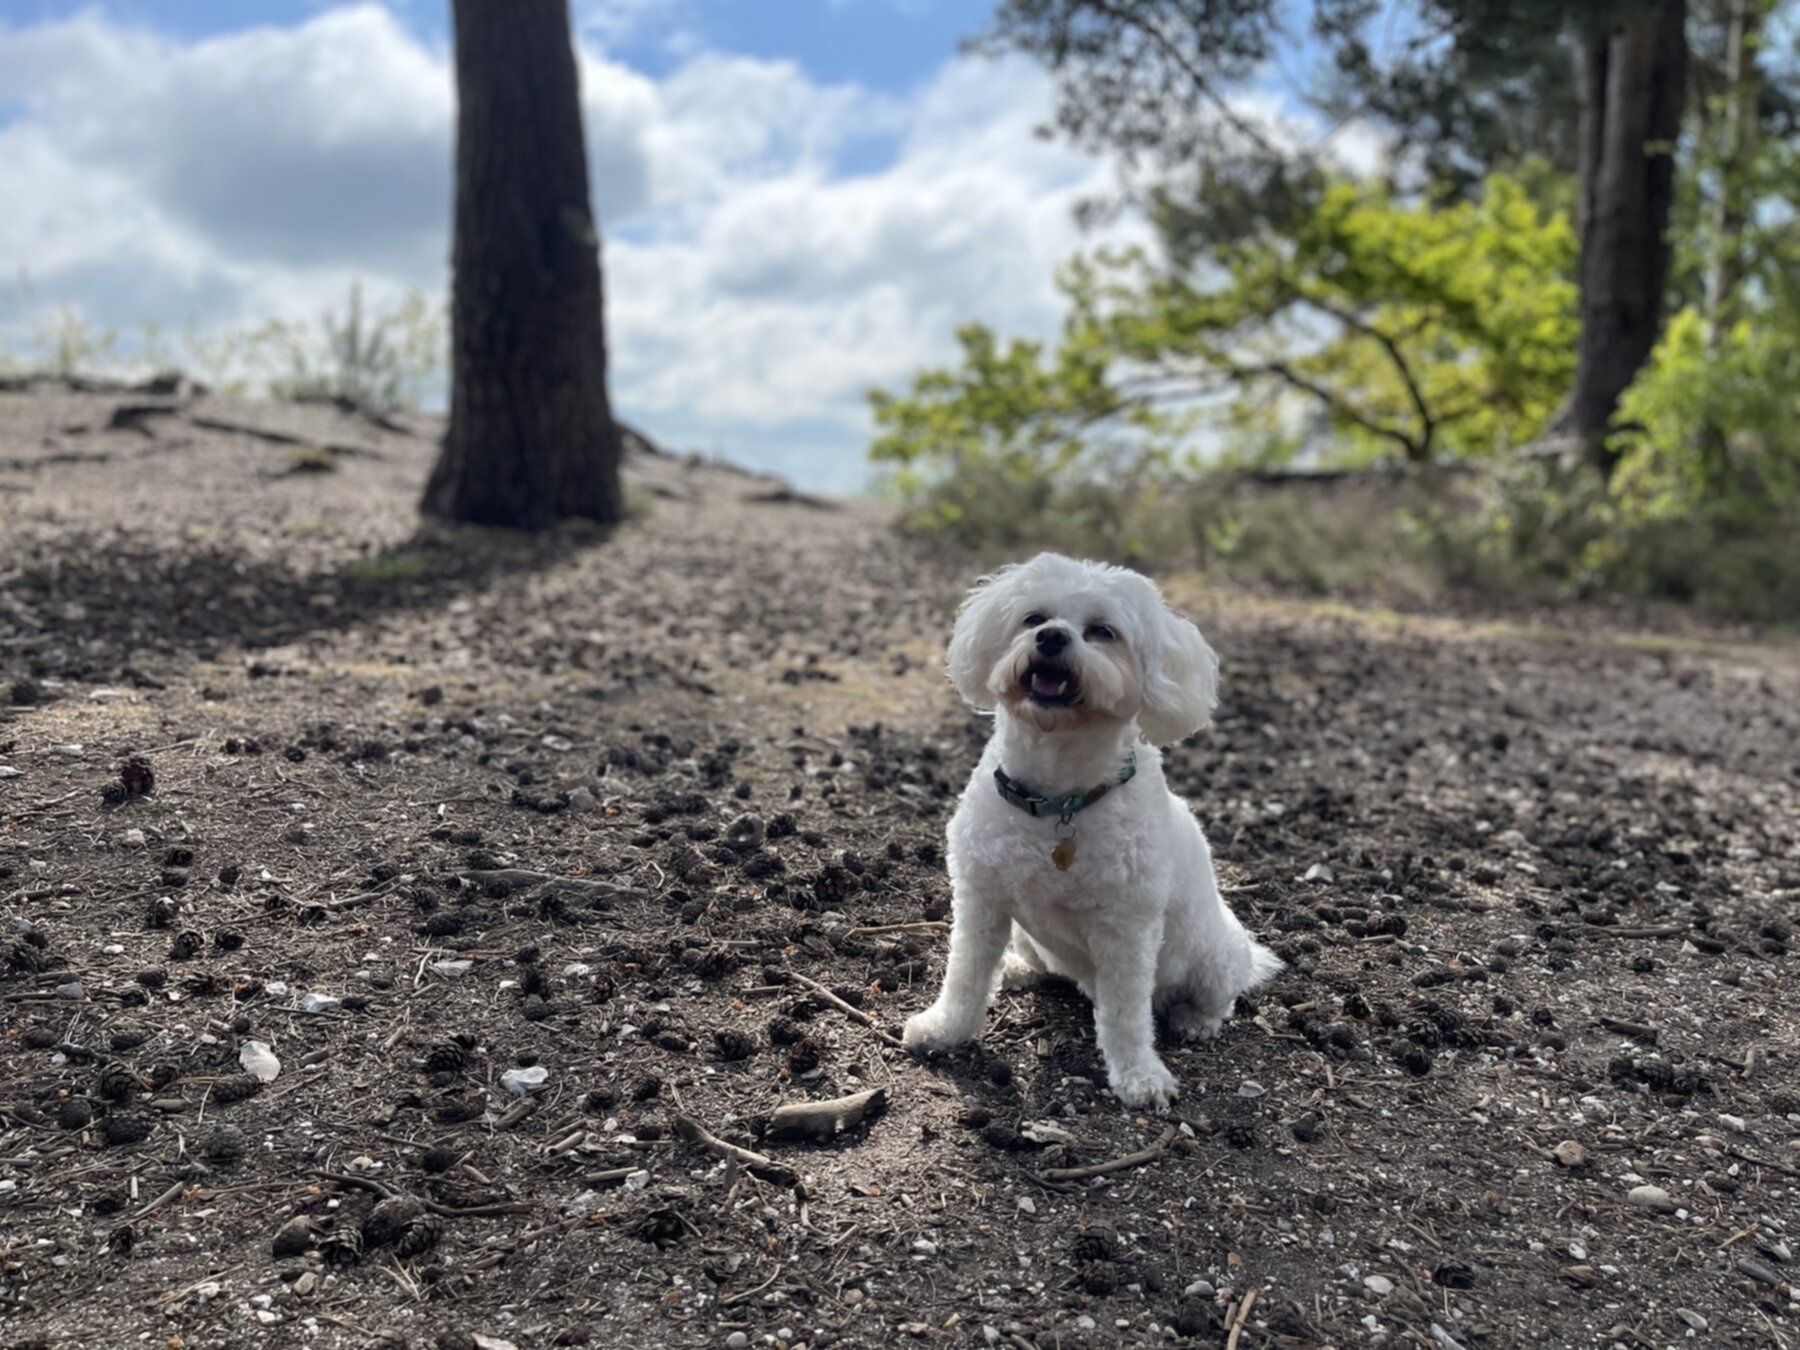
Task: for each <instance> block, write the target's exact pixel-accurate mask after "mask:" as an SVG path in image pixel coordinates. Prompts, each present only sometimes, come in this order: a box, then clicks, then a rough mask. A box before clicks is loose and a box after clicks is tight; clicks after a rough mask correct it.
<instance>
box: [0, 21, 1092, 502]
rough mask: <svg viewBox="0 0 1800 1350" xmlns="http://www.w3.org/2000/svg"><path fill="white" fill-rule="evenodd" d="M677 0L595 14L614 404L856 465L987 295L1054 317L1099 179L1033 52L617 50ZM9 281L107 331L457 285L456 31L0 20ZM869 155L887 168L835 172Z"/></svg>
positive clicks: (1022, 324)
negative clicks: (664, 71)
mask: <svg viewBox="0 0 1800 1350" xmlns="http://www.w3.org/2000/svg"><path fill="white" fill-rule="evenodd" d="M681 12H682V9H681V3H680V0H593V3H588V4H584V5H580V6H578V8H577V15H578V27H579V28H580V31H581V32H582V33H583V51H582V55H581V74H582V81H583V101H584V104H585V111H586V119H587V127H588V138H589V148H590V155H591V159H592V166H593V178H594V187H595V196H596V201H597V203H598V208H599V211H600V214H601V221H602V229H603V231H604V232H605V234H606V236H607V246H606V255H605V261H606V269H607V276H606V281H607V290H608V297H609V314H610V321H611V331H610V333H609V339H610V345H611V348H612V352H613V356H614V379H613V384H614V391H615V397H616V398H617V401H618V402H619V404H620V406H621V407H622V408H624V409H625V410H626V411H627V412H628V413H629V414H631V415H633V416H635V417H637V418H638V419H639V420H641V421H642V422H643V423H644V424H645V425H646V427H647V428H648V429H649V430H651V431H652V432H653V433H661V434H662V435H663V436H664V437H665V438H667V439H670V440H672V441H674V442H676V443H678V444H679V443H692V444H698V445H701V446H703V447H705V448H709V449H715V448H716V449H719V450H721V451H723V452H725V453H727V454H732V455H737V456H740V457H742V458H745V459H747V460H750V461H752V462H760V463H765V464H776V463H780V464H782V465H784V466H785V467H786V468H787V469H788V470H789V471H790V472H794V473H796V474H797V475H798V476H799V477H801V478H802V479H804V480H806V481H809V482H813V483H829V484H834V485H837V486H853V485H854V484H856V483H857V482H860V481H861V479H862V476H863V474H862V469H861V459H860V452H861V447H862V444H863V442H864V439H865V437H866V431H867V423H866V415H865V413H864V410H863V404H862V391H863V390H864V389H865V388H866V387H868V386H869V385H871V384H890V383H894V382H897V381H900V380H903V379H904V378H905V377H906V376H907V375H908V374H909V373H910V372H911V371H912V370H914V369H916V368H917V367H918V366H919V365H920V364H922V363H925V362H930V361H941V360H944V359H946V358H948V357H949V356H951V355H952V352H953V339H952V329H953V327H954V325H955V324H957V323H959V322H962V321H964V320H967V319H971V318H977V317H979V318H983V319H987V320H989V321H991V322H993V323H995V324H996V325H997V326H999V327H1000V328H1002V329H1003V330H1007V331H1024V332H1030V333H1036V334H1045V333H1048V332H1050V331H1051V330H1053V329H1054V327H1055V325H1056V323H1057V322H1058V320H1059V318H1060V305H1059V304H1058V301H1057V298H1056V296H1055V294H1054V291H1053V288H1052V285H1051V276H1052V272H1053V269H1054V267H1055V265H1056V263H1057V262H1058V261H1060V260H1061V259H1062V258H1064V257H1066V256H1067V255H1068V254H1069V253H1071V252H1072V251H1074V250H1075V249H1076V248H1077V247H1079V246H1080V245H1081V243H1082V242H1083V240H1082V239H1081V237H1080V236H1079V235H1078V234H1077V232H1076V230H1075V227H1074V225H1073V224H1072V222H1071V218H1070V207H1071V205H1072V203H1073V201H1074V200H1075V199H1076V198H1077V197H1078V196H1080V195H1082V194H1083V193H1085V192H1089V191H1092V190H1094V189H1096V188H1099V187H1103V186H1104V185H1105V184H1106V183H1107V182H1108V181H1109V180H1108V177H1107V175H1108V170H1106V169H1105V168H1104V167H1102V166H1100V165H1098V164H1096V163H1095V162H1093V161H1091V160H1088V159H1085V158H1083V157H1080V156H1078V155H1076V154H1074V153H1073V152H1071V151H1069V150H1067V149H1065V148H1062V147H1059V146H1057V145H1054V144H1050V143H1046V142H1044V141H1042V140H1040V139H1038V138H1036V137H1034V136H1033V135H1032V128H1033V126H1034V125H1035V124H1036V123H1037V122H1038V121H1040V120H1041V119H1042V117H1043V116H1044V114H1045V112H1046V111H1047V108H1048V89H1047V85H1046V83H1045V81H1044V79H1043V77H1042V76H1041V75H1040V74H1038V73H1037V72H1035V71H1033V70H1030V69H1027V68H1024V67H1018V66H1008V65H989V64H984V63H974V62H969V61H964V60H960V59H958V60H951V61H949V62H947V63H946V65H945V66H944V67H943V68H942V69H941V70H940V71H939V72H938V73H937V75H936V76H935V78H933V79H932V80H931V81H930V82H929V83H928V84H927V85H926V86H925V87H923V88H921V89H920V90H918V91H917V92H915V93H914V94H913V95H911V96H909V97H906V98H895V97H892V96H886V95H881V94H878V93H875V92H873V91H870V90H867V89H863V88H860V87H856V86H848V85H839V86H826V85H821V84H819V83H817V82H816V81H814V80H812V79H811V78H810V77H808V75H807V74H806V73H805V72H804V71H802V70H801V69H799V68H798V67H797V66H795V65H793V64H791V63H784V62H773V61H763V60H754V59H750V58H746V57H742V56H733V55H728V54H723V53H718V52H708V51H699V52H696V53H694V54H693V55H691V56H689V57H687V58H686V59H684V60H683V61H682V62H681V63H680V64H679V65H678V66H677V68H676V69H675V70H674V71H673V72H672V73H671V74H669V75H668V76H666V77H664V78H662V79H660V80H656V79H651V78H650V77H648V76H646V75H645V74H643V73H642V72H640V71H637V70H633V69H631V68H629V67H627V66H625V65H623V64H621V63H619V62H618V61H615V60H613V59H610V58H609V57H608V56H606V55H605V50H606V47H607V46H608V44H610V43H613V42H616V41H618V40H619V39H620V37H621V35H622V34H625V33H627V32H631V31H636V29H634V28H633V27H632V26H633V25H636V26H638V27H640V28H641V26H642V25H645V24H649V23H652V22H655V23H664V24H667V25H668V26H669V27H670V28H671V29H673V28H674V27H675V26H676V24H677V22H678V20H679V18H680V15H681ZM0 88H5V89H7V90H8V91H9V92H10V93H12V94H13V95H14V96H15V98H16V99H17V100H18V101H19V103H20V104H21V105H22V107H23V112H22V113H21V114H19V115H18V116H17V117H15V119H14V120H13V121H12V122H11V123H10V124H5V125H0V200H4V201H6V202H7V203H8V204H9V209H8V210H7V211H6V212H4V213H0V273H4V274H11V273H13V272H16V271H17V270H18V269H20V268H26V269H29V272H30V274H31V276H32V279H33V283H34V289H35V292H36V295H37V298H38V299H39V300H40V301H43V302H46V303H58V302H69V303H73V304H75V305H76V306H78V307H79V308H81V309H82V310H83V311H84V312H85V313H87V314H88V315H89V316H90V317H92V318H94V319H95V320H97V321H98V322H101V323H113V324H118V325H121V326H125V327H130V326H132V325H134V324H136V323H138V322H140V321H142V320H146V319H155V320H158V321H160V322H162V323H163V324H165V325H167V326H180V325H181V324H182V323H183V322H184V321H187V320H189V319H197V320H199V321H200V322H202V323H210V324H241V323H248V322H256V321H260V320H262V319H265V318H269V317H274V316H281V317H311V316H313V315H316V314H317V313H318V312H319V311H320V310H322V309H324V308H326V307H327V306H330V305H334V304H337V303H340V302H341V299H342V296H343V294H344V292H345V289H346V288H347V286H348V283H349V281H350V280H351V279H353V278H357V277H360V278H362V279H363V280H364V281H365V283H366V284H367V286H368V289H369V291H370V293H371V296H372V297H376V298H378V297H379V296H380V295H381V294H383V293H384V292H397V291H399V290H401V289H403V288H405V287H408V286H420V287H423V288H425V289H427V290H428V291H431V292H434V293H435V292H441V291H442V289H443V287H444V285H445V282H446V280H447V275H446V273H447V256H448V216H449V207H450V192H451V182H450V163H451V143H452V138H453V123H454V114H453V104H452V98H451V76H450V69H449V63H448V53H447V52H446V51H445V50H443V49H442V48H441V47H439V46H434V45H432V44H430V43H427V42H424V41H421V40H420V39H419V38H418V37H417V36H415V35H414V34H412V33H411V32H409V31H408V30H407V29H406V28H404V27H403V26H402V24H401V23H400V22H399V21H398V20H397V19H396V18H395V17H394V16H393V14H392V13H390V12H389V11H388V10H387V9H384V8H382V7H380V6H377V5H373V4H363V5H354V6H347V7H343V8H337V9H331V10H326V11H324V12H321V13H320V14H318V15H316V16H315V17H313V18H312V19H310V20H309V21H307V22H305V23H303V24H300V25H298V26H294V27H288V28H273V27H264V28H251V29H246V30H243V31H240V32H236V33H232V34H228V35H225V36H219V37H213V38H209V39H206V40H202V41H192V42H180V41H176V40H174V39H171V38H168V37H165V36H162V35H158V34H155V33H150V32H145V31H141V30H135V29H132V28H129V27H125V26H121V25H120V24H117V23H115V22H112V21H110V20H109V19H107V18H105V17H102V16H101V15H99V14H96V13H90V14H86V15H83V16H81V17H78V18H75V19H72V20H68V21H66V22H59V23H52V24H42V25H38V26H35V27H29V28H15V29H12V30H6V29H4V28H0ZM859 144H860V146H861V150H860V152H859V153H858V154H857V156H856V158H855V159H854V160H853V161H852V162H865V163H866V162H871V161H874V160H879V161H880V162H881V163H882V165H883V166H882V167H879V168H877V169H874V170H871V171H865V172H858V173H846V172H844V171H843V170H842V168H841V167H839V166H840V165H841V164H842V162H843V161H844V156H845V154H846V152H848V151H851V150H856V149H857V148H858V146H859Z"/></svg>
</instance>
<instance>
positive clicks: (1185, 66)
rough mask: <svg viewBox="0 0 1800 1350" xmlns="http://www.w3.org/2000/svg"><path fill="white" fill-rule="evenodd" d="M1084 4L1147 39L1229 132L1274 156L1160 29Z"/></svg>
mask: <svg viewBox="0 0 1800 1350" xmlns="http://www.w3.org/2000/svg"><path fill="white" fill-rule="evenodd" d="M1087 3H1088V4H1089V5H1090V6H1091V7H1092V8H1094V9H1095V10H1097V11H1099V12H1100V13H1101V14H1104V15H1105V16H1106V17H1107V18H1109V19H1111V20H1112V21H1113V22H1114V23H1118V24H1123V25H1124V26H1125V27H1127V28H1130V29H1132V30H1133V31H1135V32H1137V33H1141V34H1142V35H1143V36H1144V37H1145V38H1147V39H1149V41H1150V43H1151V45H1152V46H1154V47H1156V48H1157V50H1159V51H1160V52H1162V54H1163V55H1164V56H1165V57H1167V58H1168V59H1169V60H1170V61H1172V62H1173V63H1174V64H1175V65H1176V66H1177V67H1178V68H1179V69H1180V70H1181V72H1182V74H1184V75H1186V76H1187V77H1188V79H1189V80H1191V81H1193V85H1194V88H1195V89H1197V90H1199V92H1200V96H1201V97H1202V98H1204V99H1205V100H1206V101H1207V102H1208V103H1210V104H1212V106H1213V107H1214V108H1215V109H1217V110H1218V113H1219V115H1220V116H1221V117H1223V118H1224V119H1225V121H1226V122H1227V123H1229V124H1230V126H1231V128H1232V130H1234V131H1236V132H1237V133H1238V134H1239V135H1241V136H1244V137H1245V138H1247V139H1248V140H1249V141H1251V142H1252V143H1253V144H1254V145H1255V146H1256V148H1257V149H1258V150H1260V151H1262V152H1263V153H1264V154H1275V153H1276V151H1275V147H1274V146H1272V145H1271V144H1269V141H1268V138H1267V137H1265V136H1264V135H1263V134H1262V132H1260V131H1258V130H1257V129H1256V127H1255V126H1253V125H1252V124H1251V123H1250V122H1248V121H1246V120H1245V119H1244V118H1243V116H1242V115H1240V114H1239V113H1238V111H1237V110H1236V109H1235V108H1233V107H1232V106H1231V104H1230V103H1229V102H1227V101H1226V99H1225V96H1224V95H1223V94H1221V93H1219V91H1218V90H1216V89H1214V88H1213V84H1212V81H1211V80H1209V79H1208V78H1207V77H1206V74H1205V72H1204V71H1202V70H1201V69H1200V67H1199V66H1197V65H1195V64H1194V62H1193V61H1192V60H1191V59H1190V58H1189V56H1188V54H1187V53H1186V52H1184V51H1183V50H1182V49H1181V45H1180V44H1179V43H1178V42H1176V41H1175V39H1173V38H1171V37H1170V36H1169V35H1168V34H1167V33H1165V32H1163V31H1162V29H1160V28H1158V27H1157V26H1156V25H1155V24H1153V23H1151V22H1150V21H1149V20H1148V19H1146V18H1144V17H1143V16H1142V15H1141V14H1136V13H1133V12H1132V11H1131V10H1129V9H1125V8H1122V7H1121V6H1119V5H1116V4H1113V3H1111V0H1087Z"/></svg>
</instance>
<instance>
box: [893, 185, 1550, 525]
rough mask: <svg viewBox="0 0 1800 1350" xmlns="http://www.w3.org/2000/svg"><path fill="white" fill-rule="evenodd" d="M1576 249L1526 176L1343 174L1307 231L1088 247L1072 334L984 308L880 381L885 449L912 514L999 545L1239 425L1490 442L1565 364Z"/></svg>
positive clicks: (1359, 450)
mask: <svg viewBox="0 0 1800 1350" xmlns="http://www.w3.org/2000/svg"><path fill="white" fill-rule="evenodd" d="M1573 261H1574V240H1573V237H1572V235H1571V233H1570V230H1569V227H1568V224H1567V221H1566V220H1565V219H1563V218H1561V217H1559V216H1555V215H1547V214H1546V213H1544V212H1542V211H1540V210H1539V209H1538V208H1537V207H1536V206H1535V205H1534V204H1533V203H1532V202H1531V200H1530V198H1529V197H1528V196H1527V194H1526V193H1525V191H1524V189H1523V188H1522V187H1520V186H1519V185H1518V184H1516V183H1514V182H1512V181H1511V180H1509V179H1505V178H1495V179H1493V180H1492V181H1491V182H1490V183H1489V184H1488V186H1487V189H1486V191H1485V192H1484V193H1483V194H1482V195H1481V197H1480V198H1479V199H1478V200H1474V201H1459V202H1449V203H1430V202H1426V203H1416V204H1401V203H1397V202H1396V201H1394V200H1393V199H1392V198H1391V197H1390V196H1389V195H1388V194H1387V193H1386V192H1384V191H1382V190H1380V189H1376V188H1369V187H1362V186H1356V185H1352V184H1347V183H1346V184H1336V185H1332V186H1330V187H1328V188H1327V189H1326V190H1325V191H1324V192H1323V193H1321V194H1320V196H1319V198H1318V200H1317V203H1316V205H1315V206H1314V208H1313V209H1312V211H1311V212H1310V213H1309V215H1308V217H1307V219H1306V220H1305V222H1304V223H1303V224H1302V226H1301V227H1300V229H1299V230H1298V231H1297V232H1295V233H1294V234H1293V235H1292V236H1291V237H1284V236H1280V235H1276V234H1274V233H1272V232H1265V233H1264V234H1263V235H1261V236H1259V237H1255V238H1251V239H1248V240H1245V241H1244V242H1242V243H1240V244H1238V245H1236V246H1234V247H1231V248H1229V249H1220V250H1216V251H1215V252H1214V253H1213V254H1212V255H1211V257H1210V259H1209V260H1208V261H1207V262H1206V263H1204V264H1202V265H1198V266H1194V267H1191V268H1186V269H1182V270H1180V271H1168V270H1163V269H1159V268H1157V267H1155V266H1153V265H1152V263H1151V261H1150V259H1149V257H1148V256H1147V255H1146V254H1144V253H1142V252H1137V253H1131V254H1127V255H1124V256H1121V257H1116V258H1111V259H1102V260H1099V261H1093V260H1079V261H1077V262H1075V263H1073V264H1071V265H1070V266H1069V268H1068V269H1066V272H1065V275H1064V278H1063V284H1064V289H1065V291H1066V292H1067V293H1068V295H1069V298H1070V301H1071V314H1070V317H1069V320H1068V322H1067V324H1066V325H1065V328H1064V333H1063V337H1062V341H1061V342H1060V343H1059V344H1058V345H1057V347H1056V348H1055V350H1054V351H1046V350H1045V349H1044V347H1043V346H1042V345H1041V344H1039V343H1034V342H1025V341H1014V342H1011V343H1006V344H1003V343H1001V342H1000V341H999V340H998V339H997V338H996V337H995V335H994V334H993V333H992V332H991V331H990V330H988V329H987V328H985V327H982V326H980V325H973V326H970V327H968V328H965V329H963V330H962V331H961V332H960V333H959V334H958V337H959V340H960V342H961V344H962V357H963V359H962V364H961V366H960V367H958V368H956V369H950V370H929V371H925V372H922V373H921V374H919V375H917V376H915V377H914V379H913V381H912V384H911V387H910V388H909V389H908V390H907V391H906V392H904V393H893V392H876V393H873V394H871V396H870V401H871V405H872V407H873V410H874V414H875V421H876V424H877V427H878V429H879V434H878V436H877V438H876V440H875V442H874V444H873V445H872V447H871V455H872V457H873V458H874V459H875V461H876V462H877V463H879V464H884V465H888V466H891V467H893V468H894V470H895V474H894V478H893V483H894V485H895V487H896V488H897V489H898V491H899V492H900V494H901V495H902V496H903V497H904V498H906V499H908V500H910V501H911V502H912V503H913V504H914V506H915V508H916V509H915V511H914V514H913V517H912V520H913V523H914V524H915V525H917V526H931V527H936V528H939V529H944V530H947V531H949V532H950V533H951V534H952V535H954V536H957V537H969V538H978V539H982V540H985V541H988V542H996V543H998V542H1006V541H1013V540H1016V541H1019V542H1023V540H1024V539H1025V538H1027V537H1029V533H1030V531H1031V530H1032V529H1033V528H1034V526H1035V525H1036V523H1037V522H1039V521H1040V520H1042V519H1043V518H1044V517H1045V516H1046V515H1047V514H1048V513H1051V512H1054V513H1056V514H1057V515H1058V517H1059V518H1062V517H1066V516H1067V515H1069V514H1070V513H1077V514H1079V513H1080V512H1082V511H1084V510H1086V511H1088V512H1090V513H1091V512H1092V511H1094V510H1095V509H1096V508H1095V507H1094V506H1093V505H1092V503H1093V501H1094V500H1095V498H1096V497H1097V496H1100V495H1104V494H1097V493H1096V492H1094V491H1093V487H1094V485H1095V484H1097V483H1102V482H1105V483H1111V484H1113V485H1114V486H1115V487H1116V486H1121V485H1123V486H1124V487H1125V488H1126V489H1127V491H1126V494H1125V495H1126V496H1127V497H1130V496H1131V495H1132V494H1133V493H1141V492H1153V491H1155V490H1156V489H1157V488H1158V487H1159V486H1161V485H1162V484H1163V483H1164V482H1165V481H1167V480H1168V479H1169V477H1170V476H1171V475H1172V474H1174V473H1176V472H1178V471H1179V470H1181V469H1183V468H1191V467H1192V466H1193V464H1194V463H1195V462H1196V461H1197V459H1198V457H1199V454H1200V452H1201V451H1202V450H1215V451H1216V450H1217V449H1219V448H1220V442H1221V440H1223V441H1224V445H1223V449H1224V451H1225V456H1224V457H1225V458H1228V459H1235V460H1239V461H1246V460H1249V461H1260V462H1268V461H1271V460H1284V459H1290V458H1292V457H1294V456H1295V455H1296V454H1299V453H1301V452H1304V451H1310V452H1311V453H1312V457H1313V458H1314V459H1321V460H1332V461H1337V462H1346V463H1362V464H1366V463H1374V462H1381V461H1386V460H1393V459H1396V458H1398V459H1402V460H1405V461H1409V462H1413V463H1426V462H1433V461H1437V460H1441V459H1459V458H1467V457H1472V456H1479V455H1484V454H1488V453H1490V452H1492V451H1495V450H1498V449H1502V448H1505V447H1508V446H1510V445H1512V444H1515V443H1517V442H1518V441H1520V440H1523V439H1525V438H1527V437H1529V436H1531V435H1533V434H1535V433H1536V431H1537V430H1538V429H1539V428H1540V427H1541V426H1542V424H1543V422H1544V420H1545V419H1546V418H1547V417H1548V415H1549V413H1550V411H1551V409H1552V407H1553V405H1554V403H1555V401H1556V400H1557V399H1558V398H1559V397H1560V396H1561V394H1562V391H1563V389H1564V388H1565V387H1566V385H1567V382H1568V379H1569V377H1570V374H1571V371H1572V365H1573V360H1574V354H1573V352H1574V347H1573V343H1574V323H1575V320H1574V316H1573V310H1574V297H1575V292H1574V286H1573V283H1572V282H1571V281H1570V280H1569V272H1570V270H1571V268H1572V266H1573ZM1184 450H1185V451H1186V452H1187V453H1186V454H1185V455H1183V454H1182V453H1181V452H1182V451H1184ZM1111 514H1117V512H1116V510H1114V511H1112V512H1111ZM1127 514H1129V513H1127ZM1121 542H1122V543H1125V544H1127V545H1130V544H1131V541H1130V540H1124V541H1121Z"/></svg>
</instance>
